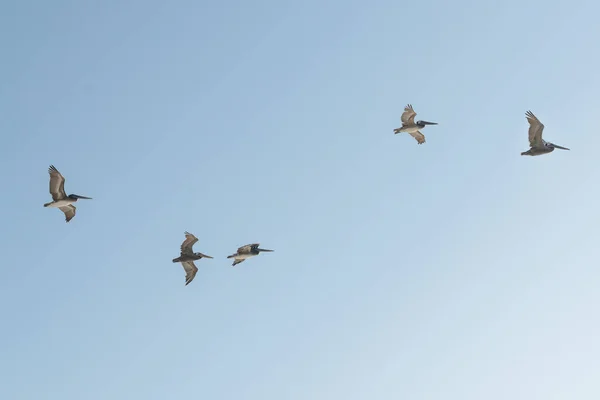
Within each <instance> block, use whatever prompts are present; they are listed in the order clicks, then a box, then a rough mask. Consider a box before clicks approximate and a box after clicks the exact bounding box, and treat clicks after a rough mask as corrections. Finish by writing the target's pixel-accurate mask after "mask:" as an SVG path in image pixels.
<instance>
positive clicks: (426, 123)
mask: <svg viewBox="0 0 600 400" xmlns="http://www.w3.org/2000/svg"><path fill="white" fill-rule="evenodd" d="M421 122H422V123H424V124H425V125H437V124H438V123H437V122H427V121H421Z"/></svg>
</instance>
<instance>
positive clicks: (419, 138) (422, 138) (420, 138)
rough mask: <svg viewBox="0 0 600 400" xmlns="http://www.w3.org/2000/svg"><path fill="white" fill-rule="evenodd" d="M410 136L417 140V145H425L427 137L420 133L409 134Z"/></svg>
mask: <svg viewBox="0 0 600 400" xmlns="http://www.w3.org/2000/svg"><path fill="white" fill-rule="evenodd" d="M409 135H410V136H412V137H414V138H415V139H417V143H419V144H423V143H425V135H423V134H422V133H421V132H420V131H416V132H409Z"/></svg>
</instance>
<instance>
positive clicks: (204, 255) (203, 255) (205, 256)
mask: <svg viewBox="0 0 600 400" xmlns="http://www.w3.org/2000/svg"><path fill="white" fill-rule="evenodd" d="M200 254H201V255H202V257H204V258H212V257H211V256H207V255H206V254H202V253H200Z"/></svg>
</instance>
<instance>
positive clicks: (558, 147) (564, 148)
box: [552, 143, 571, 150]
mask: <svg viewBox="0 0 600 400" xmlns="http://www.w3.org/2000/svg"><path fill="white" fill-rule="evenodd" d="M552 144H553V145H554V147H556V148H557V149H561V150H571V149H567V148H566V147H562V146H558V145H556V144H554V143H552Z"/></svg>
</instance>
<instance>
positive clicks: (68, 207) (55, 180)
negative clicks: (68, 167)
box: [44, 165, 92, 222]
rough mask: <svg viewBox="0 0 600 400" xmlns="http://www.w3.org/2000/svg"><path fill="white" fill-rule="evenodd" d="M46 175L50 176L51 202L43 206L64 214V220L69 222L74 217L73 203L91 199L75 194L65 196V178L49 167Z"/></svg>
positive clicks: (52, 167) (52, 166)
mask: <svg viewBox="0 0 600 400" xmlns="http://www.w3.org/2000/svg"><path fill="white" fill-rule="evenodd" d="M48 173H49V174H50V194H51V195H52V200H53V201H51V202H50V203H46V204H44V207H51V208H58V209H59V210H60V211H62V212H63V213H65V220H66V221H67V222H69V221H70V220H72V219H73V217H75V210H76V208H75V206H74V205H73V203H75V202H76V201H77V200H79V199H86V200H91V199H92V198H91V197H85V196H79V195H76V194H70V195H68V196H67V193H66V192H65V178H64V177H63V176H62V175H61V173H60V172H58V170H57V169H56V168H55V167H54V165H51V166H50V168H48Z"/></svg>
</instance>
